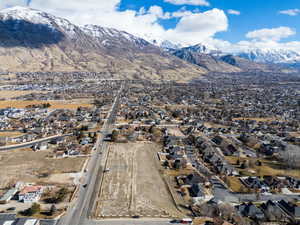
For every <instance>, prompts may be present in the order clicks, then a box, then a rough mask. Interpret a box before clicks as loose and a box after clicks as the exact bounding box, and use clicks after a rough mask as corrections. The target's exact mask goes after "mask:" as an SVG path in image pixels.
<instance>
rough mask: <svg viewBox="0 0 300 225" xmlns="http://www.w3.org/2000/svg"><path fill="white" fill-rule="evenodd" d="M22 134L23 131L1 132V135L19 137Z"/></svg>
mask: <svg viewBox="0 0 300 225" xmlns="http://www.w3.org/2000/svg"><path fill="white" fill-rule="evenodd" d="M22 134H23V133H21V132H0V137H19V136H21V135H22Z"/></svg>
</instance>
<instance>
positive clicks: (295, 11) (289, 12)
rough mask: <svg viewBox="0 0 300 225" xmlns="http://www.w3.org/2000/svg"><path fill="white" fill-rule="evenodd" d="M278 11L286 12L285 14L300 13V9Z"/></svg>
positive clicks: (295, 14)
mask: <svg viewBox="0 0 300 225" xmlns="http://www.w3.org/2000/svg"><path fill="white" fill-rule="evenodd" d="M278 13H279V14H284V15H289V16H297V15H298V14H299V13H300V9H287V10H281V11H279V12H278Z"/></svg>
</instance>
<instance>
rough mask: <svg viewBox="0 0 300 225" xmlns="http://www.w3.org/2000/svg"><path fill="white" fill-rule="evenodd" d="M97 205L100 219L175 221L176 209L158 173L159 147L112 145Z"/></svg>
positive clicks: (151, 144)
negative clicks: (149, 218) (133, 217)
mask: <svg viewBox="0 0 300 225" xmlns="http://www.w3.org/2000/svg"><path fill="white" fill-rule="evenodd" d="M110 147H111V148H110V152H109V156H108V162H107V168H110V172H108V173H106V174H105V175H104V179H103V185H102V188H101V194H100V198H99V202H98V208H97V215H98V216H99V217H131V216H133V215H140V216H142V217H175V216H176V215H178V211H177V209H176V208H175V206H174V204H173V202H172V199H171V196H170V194H169V193H168V190H167V187H166V185H165V183H164V181H163V180H162V177H161V175H160V173H159V171H158V164H157V161H156V160H158V159H157V156H156V153H157V151H159V146H158V145H156V144H153V143H128V144H113V145H111V146H110Z"/></svg>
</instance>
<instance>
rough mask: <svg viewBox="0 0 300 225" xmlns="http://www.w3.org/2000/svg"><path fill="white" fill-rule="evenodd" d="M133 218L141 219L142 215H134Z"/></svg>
mask: <svg viewBox="0 0 300 225" xmlns="http://www.w3.org/2000/svg"><path fill="white" fill-rule="evenodd" d="M132 218H133V219H139V218H140V216H139V215H134V216H132Z"/></svg>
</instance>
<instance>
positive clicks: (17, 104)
mask: <svg viewBox="0 0 300 225" xmlns="http://www.w3.org/2000/svg"><path fill="white" fill-rule="evenodd" d="M44 103H50V104H51V106H50V109H77V108H78V107H92V105H91V104H88V103H74V102H72V101H19V100H13V101H0V109H3V108H8V107H13V108H19V109H22V108H26V106H29V105H37V104H44Z"/></svg>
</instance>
